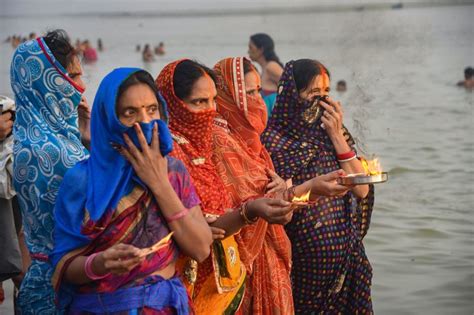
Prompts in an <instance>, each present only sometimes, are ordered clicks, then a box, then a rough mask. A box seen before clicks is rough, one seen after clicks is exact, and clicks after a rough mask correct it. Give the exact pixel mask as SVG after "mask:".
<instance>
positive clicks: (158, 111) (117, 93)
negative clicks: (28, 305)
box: [51, 68, 212, 314]
mask: <svg viewBox="0 0 474 315" xmlns="http://www.w3.org/2000/svg"><path fill="white" fill-rule="evenodd" d="M159 98H160V97H159V95H158V92H157V90H156V86H155V82H154V80H153V78H152V77H151V75H150V74H149V73H148V72H146V71H144V70H140V69H135V68H119V69H116V70H114V71H112V72H111V73H110V74H108V75H107V76H106V77H105V78H104V79H103V81H102V83H101V85H100V87H99V90H98V91H97V95H96V98H95V100H94V106H93V109H92V120H91V132H92V135H91V139H92V143H91V145H92V147H93V148H94V149H93V150H92V151H91V155H90V157H89V159H87V160H85V161H82V162H80V163H78V164H77V165H76V166H75V167H74V168H72V169H71V170H70V171H68V172H67V173H66V175H65V177H64V180H63V182H62V184H61V188H60V191H59V195H58V198H57V205H56V208H55V219H56V222H57V224H56V229H55V234H54V235H55V248H54V251H53V254H52V255H51V258H52V259H51V260H52V263H53V265H54V266H55V267H56V270H55V274H54V277H53V281H54V284H55V288H57V289H58V290H59V295H58V296H59V299H60V301H59V302H60V303H61V307H65V306H67V310H68V312H69V313H70V314H104V313H107V314H123V313H124V312H127V314H132V313H133V314H138V313H140V314H141V313H144V314H188V313H190V312H191V308H190V305H189V302H188V295H187V292H186V288H185V287H184V286H183V283H182V282H181V280H180V279H179V278H178V277H177V275H176V268H175V263H176V259H177V257H178V253H179V252H180V251H181V252H183V253H185V254H186V255H187V256H190V257H192V258H193V259H195V260H197V261H203V260H204V259H205V258H207V256H208V255H209V252H210V244H211V242H212V235H211V230H210V229H209V226H208V224H207V222H206V221H205V220H204V217H203V215H202V212H201V209H200V207H199V198H198V197H197V195H196V192H195V189H194V186H193V185H192V183H191V179H190V176H189V173H188V172H187V171H186V168H185V167H184V165H183V163H182V162H180V161H179V160H176V159H174V158H171V157H166V155H167V154H168V153H169V152H170V151H171V149H172V141H173V140H172V138H171V134H170V132H169V130H168V127H167V126H166V123H165V121H166V116H165V115H166V112H165V107H164V105H163V104H162V102H161V101H159ZM158 130H159V131H158ZM158 134H159V136H158ZM170 232H173V233H174V234H173V237H172V240H171V241H170V242H167V243H166V244H165V246H163V247H162V248H160V249H159V250H158V251H157V252H156V253H150V254H148V255H142V254H141V251H140V248H146V247H149V246H152V245H153V244H155V243H157V242H158V241H160V239H162V238H164V237H165V236H166V235H167V234H168V233H170ZM68 287H69V292H70V291H71V287H72V291H73V292H72V296H71V295H68V294H67V293H68ZM64 304H68V305H64Z"/></svg>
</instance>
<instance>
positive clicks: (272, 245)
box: [213, 57, 293, 314]
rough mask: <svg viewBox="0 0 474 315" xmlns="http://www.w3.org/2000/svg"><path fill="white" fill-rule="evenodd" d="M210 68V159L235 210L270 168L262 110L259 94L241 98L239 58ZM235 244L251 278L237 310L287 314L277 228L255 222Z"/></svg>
mask: <svg viewBox="0 0 474 315" xmlns="http://www.w3.org/2000/svg"><path fill="white" fill-rule="evenodd" d="M252 69H253V67H252ZM214 70H215V72H216V75H217V78H218V80H217V91H218V96H217V111H218V113H219V114H220V117H218V118H216V121H215V127H214V134H213V140H214V141H213V146H214V148H213V150H214V155H213V161H214V163H215V164H216V167H217V170H218V172H219V174H220V175H221V177H222V179H223V181H224V184H225V186H226V188H227V191H228V192H229V193H230V195H231V198H232V201H233V205H234V206H238V205H239V204H241V203H242V202H244V201H246V200H248V199H255V198H259V197H263V196H264V195H265V191H266V186H267V184H268V183H269V177H268V174H267V171H266V170H267V169H270V170H273V164H272V162H271V159H270V156H269V155H268V152H267V151H266V149H265V147H264V146H263V145H262V143H261V141H260V135H261V133H262V132H263V130H264V129H265V124H266V120H267V115H266V106H265V103H264V101H263V99H262V98H261V97H260V95H258V96H257V97H253V96H248V95H247V94H246V86H245V80H244V58H243V57H238V58H226V59H223V60H221V61H220V62H218V63H217V64H216V65H215V67H214ZM253 71H255V69H253ZM257 75H258V74H257ZM269 197H271V196H269ZM236 240H237V242H238V243H239V252H240V255H241V258H242V261H243V262H244V264H245V266H246V268H247V270H248V271H249V274H250V275H251V277H250V279H249V281H248V283H247V286H246V295H245V298H244V302H243V312H244V313H246V312H253V313H254V314H271V313H275V312H279V313H281V314H292V313H293V301H292V295H291V283H290V278H289V273H290V266H291V244H290V242H289V240H288V237H287V236H286V233H285V231H284V228H283V226H281V225H272V224H268V223H267V222H266V221H265V220H263V219H260V220H258V221H257V223H256V224H253V225H249V226H246V227H244V228H242V229H241V231H240V233H239V234H237V235H236Z"/></svg>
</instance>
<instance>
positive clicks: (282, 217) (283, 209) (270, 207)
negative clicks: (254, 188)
mask: <svg viewBox="0 0 474 315" xmlns="http://www.w3.org/2000/svg"><path fill="white" fill-rule="evenodd" d="M293 210H294V207H293V206H292V205H291V203H290V202H288V201H285V200H283V199H271V198H259V199H255V200H252V201H248V203H247V211H248V216H249V219H253V218H255V217H260V218H262V219H264V220H265V221H267V222H268V223H272V224H286V223H288V222H290V221H291V218H292V217H293Z"/></svg>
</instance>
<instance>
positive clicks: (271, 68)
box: [265, 61, 283, 76]
mask: <svg viewBox="0 0 474 315" xmlns="http://www.w3.org/2000/svg"><path fill="white" fill-rule="evenodd" d="M265 69H266V71H267V72H269V73H271V74H276V75H278V76H281V74H282V73H283V68H282V67H281V66H280V64H279V63H278V62H276V61H270V62H269V63H267V65H266V67H265Z"/></svg>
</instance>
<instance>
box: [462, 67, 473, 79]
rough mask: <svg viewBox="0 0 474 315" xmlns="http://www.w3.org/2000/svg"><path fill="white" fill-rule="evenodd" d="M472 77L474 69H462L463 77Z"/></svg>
mask: <svg viewBox="0 0 474 315" xmlns="http://www.w3.org/2000/svg"><path fill="white" fill-rule="evenodd" d="M472 77H474V69H473V68H471V67H467V68H466V69H464V78H466V80H468V79H470V78H472Z"/></svg>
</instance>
